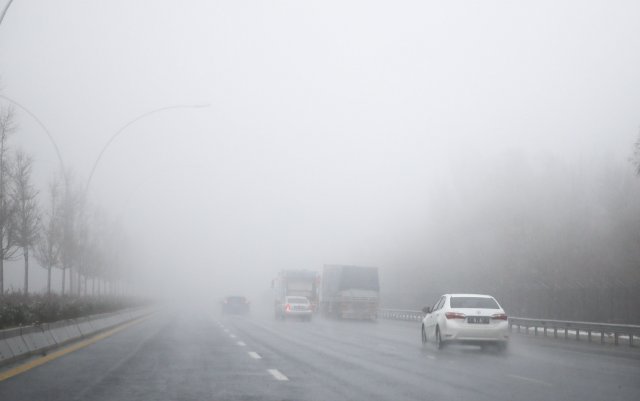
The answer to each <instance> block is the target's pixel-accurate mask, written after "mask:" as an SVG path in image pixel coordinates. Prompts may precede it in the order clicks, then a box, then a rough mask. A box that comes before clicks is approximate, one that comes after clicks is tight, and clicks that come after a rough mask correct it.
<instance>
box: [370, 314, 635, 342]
mask: <svg viewBox="0 0 640 401" xmlns="http://www.w3.org/2000/svg"><path fill="white" fill-rule="evenodd" d="M379 316H380V317H381V318H383V319H390V320H406V321H417V322H419V321H421V320H422V318H423V317H424V313H422V311H416V310H404V309H380V314H379ZM514 328H515V330H516V333H521V334H533V335H534V336H537V335H538V334H539V333H541V334H542V336H545V337H546V336H547V335H550V333H553V337H554V338H558V332H560V335H562V336H563V337H564V339H567V340H568V339H570V338H571V339H575V340H576V341H581V340H586V341H588V342H591V341H592V339H593V337H594V336H596V335H597V336H599V337H600V343H602V344H604V343H609V342H611V343H613V344H615V345H619V344H620V343H621V342H625V343H627V344H629V346H630V347H634V346H635V345H636V344H635V343H634V341H635V342H637V341H636V340H638V339H640V326H639V325H633V324H611V323H592V322H575V321H570V320H549V319H529V318H523V317H509V331H511V332H513V331H514Z"/></svg>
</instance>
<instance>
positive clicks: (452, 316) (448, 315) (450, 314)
mask: <svg viewBox="0 0 640 401" xmlns="http://www.w3.org/2000/svg"><path fill="white" fill-rule="evenodd" d="M444 315H445V316H446V318H447V319H464V318H465V317H466V316H465V315H464V313H458V312H447V313H445V314H444Z"/></svg>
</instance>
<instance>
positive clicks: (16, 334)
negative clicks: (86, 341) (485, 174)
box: [0, 308, 151, 366]
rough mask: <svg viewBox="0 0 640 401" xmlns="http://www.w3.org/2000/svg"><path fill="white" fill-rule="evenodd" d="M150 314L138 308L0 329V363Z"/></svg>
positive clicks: (45, 349)
mask: <svg viewBox="0 0 640 401" xmlns="http://www.w3.org/2000/svg"><path fill="white" fill-rule="evenodd" d="M149 313H151V311H150V310H149V309H146V308H138V309H133V310H124V311H119V312H112V313H105V314H100V315H93V316H88V317H83V318H78V319H75V320H62V321H58V322H53V323H48V324H43V325H37V326H25V327H18V328H13V329H8V330H0V366H2V365H6V364H8V363H11V362H13V361H15V360H18V359H21V358H26V357H29V356H31V355H37V354H41V353H45V352H47V351H48V350H51V349H54V348H56V347H60V346H62V345H65V344H67V343H70V342H72V341H75V340H79V339H81V338H86V337H90V336H92V335H94V334H97V333H99V332H101V331H105V330H108V329H110V328H113V327H116V326H119V325H121V324H124V323H126V322H129V321H132V320H134V319H137V318H140V317H142V316H145V315H147V314H149Z"/></svg>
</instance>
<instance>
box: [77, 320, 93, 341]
mask: <svg viewBox="0 0 640 401" xmlns="http://www.w3.org/2000/svg"><path fill="white" fill-rule="evenodd" d="M76 325H77V326H78V331H80V335H81V336H82V337H89V336H90V335H92V334H94V333H95V332H96V330H95V329H94V328H93V326H92V325H91V318H88V317H81V318H78V319H76Z"/></svg>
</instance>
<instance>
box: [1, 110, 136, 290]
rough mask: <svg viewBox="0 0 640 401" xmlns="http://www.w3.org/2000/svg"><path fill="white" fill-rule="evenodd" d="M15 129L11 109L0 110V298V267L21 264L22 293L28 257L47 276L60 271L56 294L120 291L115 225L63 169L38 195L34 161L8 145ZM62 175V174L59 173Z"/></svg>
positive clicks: (119, 239)
mask: <svg viewBox="0 0 640 401" xmlns="http://www.w3.org/2000/svg"><path fill="white" fill-rule="evenodd" d="M17 130H18V126H17V122H16V115H15V112H14V109H13V107H11V106H8V107H5V106H0V296H3V295H4V294H5V292H6V288H5V282H4V281H5V280H4V277H5V274H4V273H5V272H4V270H5V262H7V261H12V260H18V259H22V260H23V261H24V281H23V288H22V292H23V293H24V294H28V293H29V271H30V261H31V259H30V258H31V256H33V257H35V259H36V261H37V262H38V264H39V266H40V267H41V268H43V269H45V270H46V272H47V287H46V293H47V294H51V293H52V292H55V291H54V290H53V289H52V284H51V282H52V280H51V278H52V272H53V270H54V269H59V270H60V271H61V272H62V283H61V288H60V293H62V294H84V295H87V294H89V293H91V294H102V293H107V292H108V293H115V292H122V291H123V288H124V281H123V276H124V275H123V271H124V269H123V267H122V266H123V259H122V256H121V255H122V250H123V249H125V248H126V236H125V235H124V232H123V230H122V228H121V226H120V225H119V224H118V222H117V221H114V220H111V219H110V218H109V217H108V216H107V215H106V214H105V213H104V212H103V211H101V210H100V209H98V208H97V207H95V206H93V205H91V204H89V203H88V202H87V199H86V193H85V188H84V187H83V186H82V185H81V184H80V183H79V182H78V181H77V180H76V179H75V178H74V174H73V172H72V171H71V170H69V169H64V170H63V171H58V172H56V173H54V174H53V175H52V177H51V179H50V181H49V182H48V185H47V187H46V188H45V189H44V192H42V191H40V190H39V189H38V188H36V186H35V185H34V183H33V177H32V173H33V167H34V160H33V157H32V156H31V155H29V154H28V153H27V152H25V151H24V150H22V149H19V148H16V149H14V148H13V147H12V146H11V138H12V136H13V134H15V133H16V131H17ZM61 170H62V169H61Z"/></svg>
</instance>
